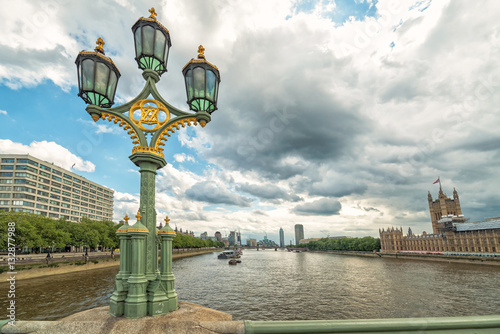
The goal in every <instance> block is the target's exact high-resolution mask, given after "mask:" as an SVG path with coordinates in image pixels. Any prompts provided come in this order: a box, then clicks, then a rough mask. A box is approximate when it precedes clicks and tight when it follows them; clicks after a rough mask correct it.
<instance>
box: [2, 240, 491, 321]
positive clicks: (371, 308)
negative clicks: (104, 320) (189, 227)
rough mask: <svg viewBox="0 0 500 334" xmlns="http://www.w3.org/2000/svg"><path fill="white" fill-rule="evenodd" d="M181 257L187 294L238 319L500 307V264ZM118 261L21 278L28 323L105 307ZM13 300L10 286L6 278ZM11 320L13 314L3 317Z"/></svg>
mask: <svg viewBox="0 0 500 334" xmlns="http://www.w3.org/2000/svg"><path fill="white" fill-rule="evenodd" d="M217 254H218V253H211V254H205V255H200V256H196V257H191V258H185V259H180V260H177V261H174V265H173V271H174V274H175V278H176V281H175V285H176V290H177V293H178V296H179V300H181V301H188V302H193V303H196V304H200V305H203V306H206V307H210V308H213V309H216V310H219V311H222V312H226V313H229V314H231V315H233V320H305V319H310V320H312V319H325V320H326V319H363V318H407V317H442V316H462V315H489V314H499V313H500V290H499V289H498V285H499V283H500V267H499V266H487V265H473V264H457V263H443V262H431V261H414V260H401V259H384V258H364V257H354V256H340V255H334V254H327V253H310V252H305V253H291V252H286V251H274V250H265V251H256V250H245V251H244V254H243V257H242V258H241V260H242V263H241V264H238V265H236V266H230V265H228V261H227V260H218V259H217ZM117 271H118V266H116V267H113V268H105V269H96V270H91V271H85V272H77V273H71V274H63V275H56V276H53V277H45V278H38V279H29V280H20V281H17V282H16V316H17V318H18V319H20V320H55V319H59V318H62V317H64V316H67V315H70V314H73V313H76V312H79V311H82V310H85V309H89V308H92V307H98V306H106V305H108V303H109V297H110V295H111V293H112V290H113V284H114V276H115V275H116V273H117ZM0 293H1V294H2V296H3V297H2V298H1V299H0V300H1V301H0V303H1V307H2V309H3V310H4V312H6V311H5V309H6V307H7V298H6V295H7V284H6V283H3V282H2V283H1V284H0ZM3 318H5V315H4V316H3V317H2V319H3Z"/></svg>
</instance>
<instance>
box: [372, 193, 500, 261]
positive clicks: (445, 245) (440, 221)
mask: <svg viewBox="0 0 500 334" xmlns="http://www.w3.org/2000/svg"><path fill="white" fill-rule="evenodd" d="M428 202H429V211H430V216H431V223H432V234H428V233H426V232H423V233H422V235H416V234H413V232H412V230H411V228H409V229H408V233H407V235H406V236H405V235H403V228H402V227H401V228H394V227H392V228H388V229H387V230H384V229H382V230H379V233H380V244H381V251H382V252H388V253H396V252H436V253H441V252H454V253H455V252H456V253H458V252H459V253H500V217H497V218H490V219H487V220H485V221H479V222H469V221H468V218H465V217H464V215H463V214H462V209H461V207H460V198H459V196H458V193H457V191H456V190H455V189H453V198H449V197H448V196H447V195H446V194H445V193H444V192H443V190H442V189H441V186H440V187H439V195H438V198H436V199H435V200H433V199H432V195H431V193H430V192H429V194H428Z"/></svg>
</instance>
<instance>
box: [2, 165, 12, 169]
mask: <svg viewBox="0 0 500 334" xmlns="http://www.w3.org/2000/svg"><path fill="white" fill-rule="evenodd" d="M1 169H3V170H14V165H2V168H1Z"/></svg>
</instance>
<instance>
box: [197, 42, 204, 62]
mask: <svg viewBox="0 0 500 334" xmlns="http://www.w3.org/2000/svg"><path fill="white" fill-rule="evenodd" d="M198 58H199V59H205V48H204V47H203V45H200V46H199V47H198Z"/></svg>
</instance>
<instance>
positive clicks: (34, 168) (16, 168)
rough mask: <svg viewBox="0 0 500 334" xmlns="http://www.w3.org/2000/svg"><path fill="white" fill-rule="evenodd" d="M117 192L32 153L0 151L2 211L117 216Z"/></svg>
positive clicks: (72, 218) (57, 216)
mask: <svg viewBox="0 0 500 334" xmlns="http://www.w3.org/2000/svg"><path fill="white" fill-rule="evenodd" d="M113 196H114V191H113V190H111V189H109V188H106V187H103V186H101V185H99V184H97V183H95V182H92V181H89V180H87V179H86V178H84V177H82V176H79V175H77V174H75V173H73V172H70V171H68V170H66V169H64V168H62V167H59V166H56V165H54V164H52V163H49V162H47V161H43V160H40V159H38V158H35V157H34V156H31V155H28V154H0V210H1V211H16V212H27V213H35V214H39V215H44V216H47V217H50V218H54V219H60V218H64V219H66V220H69V221H80V220H81V219H82V218H83V217H88V218H90V219H94V220H112V219H113Z"/></svg>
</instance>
